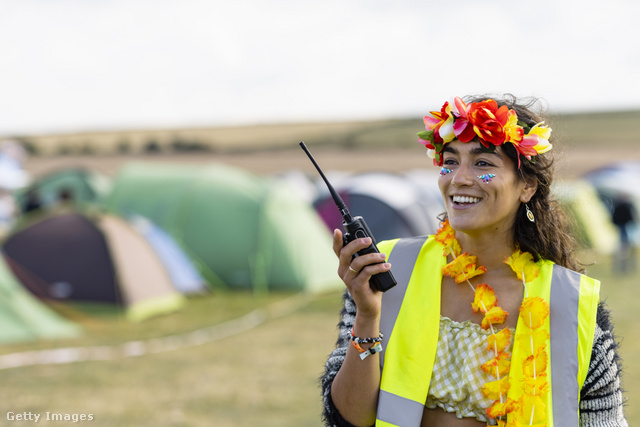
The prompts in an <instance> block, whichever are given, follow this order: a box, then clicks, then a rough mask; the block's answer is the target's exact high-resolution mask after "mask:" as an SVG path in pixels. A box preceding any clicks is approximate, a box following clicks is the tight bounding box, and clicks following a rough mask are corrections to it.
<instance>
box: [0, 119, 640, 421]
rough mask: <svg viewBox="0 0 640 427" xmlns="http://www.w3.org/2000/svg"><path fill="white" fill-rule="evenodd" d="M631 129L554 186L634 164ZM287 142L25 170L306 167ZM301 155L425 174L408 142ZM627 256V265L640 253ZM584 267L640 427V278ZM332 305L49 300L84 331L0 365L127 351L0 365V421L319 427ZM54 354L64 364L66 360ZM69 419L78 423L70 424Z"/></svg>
mask: <svg viewBox="0 0 640 427" xmlns="http://www.w3.org/2000/svg"><path fill="white" fill-rule="evenodd" d="M634 117H636V116H634ZM587 119H589V118H587ZM587 119H585V120H587ZM591 119H592V118H591ZM589 120H590V119H589ZM581 123H586V122H581ZM598 123H600V122H598ZM636 123H637V121H636ZM564 126H565V130H571V129H573V128H574V127H575V128H580V129H582V128H584V127H585V126H583V125H575V126H574V124H572V122H571V121H570V120H569V121H566V122H565V125H564ZM572 126H573V127H572ZM602 128H607V126H606V125H603V124H602V123H600V125H599V126H598V129H602ZM630 128H631V127H630V126H627V129H630ZM608 129H611V127H608ZM633 129H634V132H636V133H635V134H633V135H629V134H625V135H624V136H623V137H620V138H618V139H617V140H615V141H616V142H615V143H612V144H610V145H609V146H608V147H607V150H606V153H604V154H603V152H602V145H599V144H598V141H597V140H596V141H593V140H590V141H589V143H588V144H585V145H583V146H580V145H579V144H576V143H572V144H569V145H568V146H567V148H566V149H565V150H564V151H563V153H562V155H561V157H560V160H559V163H558V172H559V176H560V178H561V179H570V178H574V177H577V176H579V175H580V174H581V173H583V172H586V171H587V170H589V169H591V168H594V167H597V166H601V165H604V164H607V163H609V162H613V161H616V160H621V159H623V160H631V159H635V160H640V152H639V151H638V150H637V149H636V146H635V144H634V142H635V141H637V140H638V139H640V138H639V137H640V135H639V134H638V130H637V127H635V128H633ZM300 139H304V138H300ZM592 139H593V138H592ZM614 139H615V138H614ZM412 141H413V140H412ZM297 142H298V141H297V140H296V141H291V146H290V147H289V146H288V147H287V148H282V147H279V149H277V150H263V149H258V148H257V149H256V150H254V151H243V152H242V153H232V152H229V153H227V152H211V153H201V154H168V153H161V154H155V155H153V154H146V155H142V154H136V155H128V156H127V155H121V154H113V155H106V156H95V155H80V154H78V155H74V154H69V155H64V156H56V157H32V158H30V159H29V160H28V161H27V163H26V168H27V169H28V170H29V171H30V172H31V173H33V174H34V175H39V174H44V173H47V172H50V171H54V170H58V169H60V168H63V167H69V166H82V167H89V168H94V169H96V170H99V171H101V172H104V173H105V174H107V175H109V176H114V175H115V174H117V172H118V170H119V169H120V168H121V167H122V166H123V165H125V164H127V163H128V162H131V161H140V162H171V163H193V164H201V163H207V162H223V163H226V164H229V165H232V166H238V167H241V168H245V169H248V170H250V171H253V172H255V173H259V174H271V173H278V172H284V171H288V170H292V169H296V170H303V171H305V172H306V173H309V174H312V173H314V171H313V170H312V169H311V168H312V166H311V164H310V163H309V162H308V159H307V158H306V156H304V153H302V152H301V150H300V149H299V148H298V147H297ZM263 148H264V147H263ZM310 148H311V149H312V151H313V153H314V155H315V156H316V159H317V160H318V162H319V163H320V164H321V166H323V167H324V169H325V170H327V171H328V170H342V171H351V172H356V171H366V170H385V171H392V172H393V171H402V170H407V169H412V168H422V167H425V166H427V167H429V166H428V165H429V162H430V160H429V159H428V158H427V157H426V156H424V155H423V151H422V150H421V148H420V147H417V148H415V147H413V146H412V145H409V146H402V147H397V148H395V149H393V148H390V147H382V146H379V145H376V146H375V147H374V146H372V147H369V148H368V147H367V146H366V145H365V146H356V147H355V148H354V147H351V148H350V149H341V148H340V147H336V146H331V147H329V146H323V145H322V144H317V145H315V146H312V145H311V144H310ZM318 251H331V248H318ZM637 257H638V259H636V261H637V262H636V265H638V268H639V269H640V256H638V255H637ZM596 259H597V263H596V264H595V265H593V266H590V267H589V268H588V273H589V275H591V276H593V277H596V278H598V279H600V280H601V281H602V295H603V297H604V299H605V300H606V302H607V304H608V306H609V308H610V309H611V310H612V312H613V316H614V322H615V325H616V333H617V335H618V337H619V339H620V341H621V349H620V351H621V355H622V357H623V363H624V366H623V368H624V372H623V387H624V388H625V390H626V397H627V399H628V405H627V408H626V412H627V417H628V420H629V424H630V425H636V424H640V409H638V407H637V406H638V405H637V404H638V402H640V359H638V357H637V354H638V352H640V328H638V326H637V325H638V321H639V319H638V316H637V313H638V310H637V305H638V302H637V301H638V299H637V286H638V284H640V270H637V271H636V272H635V273H634V274H631V275H626V276H622V275H619V274H616V273H614V271H613V268H612V259H611V258H609V257H599V258H598V257H596ZM340 299H341V293H340V292H330V293H325V294H319V295H302V294H289V293H286V294H285V293H275V294H270V295H266V296H265V295H262V296H259V297H256V296H254V295H253V294H250V293H244V292H238V293H215V294H209V295H205V296H198V297H190V299H189V301H188V304H187V305H186V307H185V308H183V309H182V310H180V311H178V312H176V313H174V314H170V315H165V316H163V317H160V318H155V319H150V320H147V321H145V322H142V323H129V322H127V321H126V320H125V319H124V318H123V316H122V314H121V313H120V312H118V311H117V310H113V309H104V308H101V309H98V308H97V307H95V306H90V305H82V306H79V305H78V306H70V307H62V306H56V307H54V308H55V309H56V310H58V311H59V312H60V313H62V314H63V315H65V316H67V317H69V318H71V319H72V320H75V321H77V322H78V323H80V324H81V325H82V326H83V328H84V330H85V334H84V335H83V337H82V338H78V339H73V340H66V341H58V342H47V341H42V342H37V343H32V344H22V345H4V346H0V360H7V359H2V358H6V357H7V355H8V354H12V353H21V354H22V356H21V358H22V359H21V360H26V358H29V357H34V356H33V355H34V354H35V353H29V352H34V351H44V350H49V349H56V348H57V349H60V348H74V349H77V348H91V349H96V348H98V349H100V351H101V352H102V353H101V354H107V353H108V352H109V351H110V350H113V349H120V350H121V349H123V348H128V349H133V351H130V352H129V353H128V356H123V355H120V356H115V357H105V359H106V360H91V361H81V362H74V363H48V364H41V365H38V364H36V365H29V366H23V367H14V368H6V369H0V380H1V382H2V387H0V402H1V403H0V407H2V411H3V413H2V414H0V417H2V418H0V420H1V421H0V425H14V422H16V423H18V421H17V418H16V416H17V415H20V416H26V417H29V416H30V417H31V420H29V419H27V420H26V421H22V422H21V423H18V424H17V425H32V424H34V423H35V421H34V420H33V418H34V417H35V415H40V419H39V422H38V424H44V425H56V426H58V425H77V424H87V425H90V426H114V427H115V426H117V427H121V426H123V427H127V426H136V427H137V426H185V427H187V426H216V427H244V426H267V427H268V426H273V427H276V426H277V427H294V426H296V427H300V426H309V427H315V426H318V427H319V426H321V425H322V423H321V420H320V412H321V393H320V388H319V383H318V378H319V377H320V376H321V374H322V371H323V364H324V361H325V359H326V357H327V355H328V354H329V353H330V352H331V350H332V348H333V344H334V342H335V338H336V324H337V322H338V312H339V310H340ZM193 332H196V333H198V332H202V333H203V334H201V335H197V334H196V335H197V336H204V338H203V339H202V340H191V341H189V339H187V338H188V337H192V336H193V335H190V334H191V333H193ZM205 332H206V333H205ZM157 340H160V341H162V342H163V343H164V344H167V345H165V346H163V347H161V349H160V350H158V351H151V352H146V353H144V354H142V353H139V352H136V351H135V349H137V348H140V346H144V345H147V344H149V343H152V342H155V341H157ZM172 343H173V344H175V345H173V346H172ZM148 348H150V347H148ZM25 353H28V354H27V355H25ZM45 354H46V353H45ZM56 354H58V356H60V355H61V353H56ZM65 354H66V356H65V357H67V356H69V354H74V353H73V352H67V353H65ZM60 357H62V356H60ZM60 357H59V358H58V359H55V358H53V359H52V358H51V357H49V362H55V361H56V360H58V361H62V360H61V359H60ZM18 359H20V357H18ZM0 364H1V363H0ZM74 414H75V417H76V419H77V420H78V422H74V420H73V417H74ZM83 415H84V417H83ZM47 416H49V418H56V417H62V418H64V417H65V416H67V418H68V419H69V420H68V421H66V422H65V421H55V420H49V421H47V420H46V417H47ZM11 417H14V420H15V421H14V420H12V419H11ZM81 418H84V420H81ZM88 418H91V419H90V420H89V419H88ZM12 421H14V422H12Z"/></svg>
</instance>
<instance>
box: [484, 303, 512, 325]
mask: <svg viewBox="0 0 640 427" xmlns="http://www.w3.org/2000/svg"><path fill="white" fill-rule="evenodd" d="M508 315H509V313H507V312H506V311H504V310H503V309H502V307H498V306H496V307H493V308H492V309H491V310H489V311H487V312H486V313H485V314H484V319H482V323H481V324H480V326H481V327H482V329H489V328H490V327H491V325H501V324H503V323H504V321H505V320H507V316H508Z"/></svg>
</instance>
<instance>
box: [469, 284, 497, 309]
mask: <svg viewBox="0 0 640 427" xmlns="http://www.w3.org/2000/svg"><path fill="white" fill-rule="evenodd" d="M496 304H498V300H497V299H496V293H495V292H494V291H493V288H491V286H489V285H487V284H486V283H482V284H480V285H478V286H476V292H475V294H474V296H473V302H472V303H471V308H473V312H474V313H477V312H478V311H481V312H483V313H486V312H487V311H489V310H491V309H492V308H493V307H495V306H496Z"/></svg>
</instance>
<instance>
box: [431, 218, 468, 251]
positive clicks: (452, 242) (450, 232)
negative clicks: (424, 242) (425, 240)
mask: <svg viewBox="0 0 640 427" xmlns="http://www.w3.org/2000/svg"><path fill="white" fill-rule="evenodd" d="M434 237H435V239H436V241H437V242H440V243H442V245H443V246H444V250H443V251H442V254H443V255H444V256H447V255H450V254H451V252H453V256H454V257H457V256H458V255H460V253H461V252H462V248H460V243H458V240H457V239H456V231H455V230H454V229H453V228H451V225H450V224H449V220H445V221H444V222H443V223H442V226H441V227H440V228H439V229H438V232H437V233H436V234H435V236H434Z"/></svg>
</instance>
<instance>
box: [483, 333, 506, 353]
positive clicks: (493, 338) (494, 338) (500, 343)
mask: <svg viewBox="0 0 640 427" xmlns="http://www.w3.org/2000/svg"><path fill="white" fill-rule="evenodd" d="M510 342H511V330H510V329H509V328H504V329H502V330H501V331H500V332H497V333H495V334H491V335H489V336H488V337H487V344H488V345H487V350H488V351H493V352H496V353H502V352H503V351H505V350H506V349H508V348H509V343H510Z"/></svg>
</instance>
